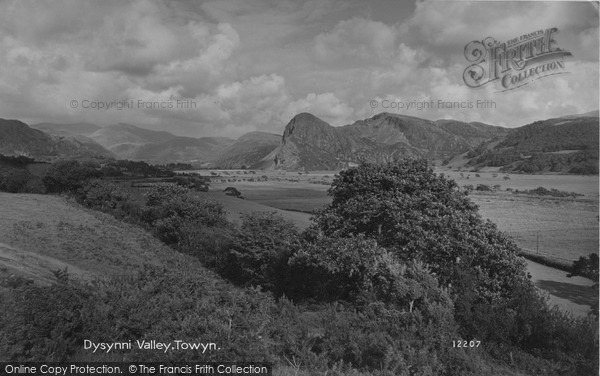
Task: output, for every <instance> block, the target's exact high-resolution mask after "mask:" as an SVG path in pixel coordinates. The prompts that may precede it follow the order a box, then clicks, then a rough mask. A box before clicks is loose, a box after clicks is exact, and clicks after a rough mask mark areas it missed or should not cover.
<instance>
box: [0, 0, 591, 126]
mask: <svg viewBox="0 0 600 376" xmlns="http://www.w3.org/2000/svg"><path fill="white" fill-rule="evenodd" d="M396 16H398V17H396ZM549 27H557V28H559V30H560V32H559V33H558V34H556V39H557V42H558V45H559V46H560V47H562V48H565V49H567V50H569V51H571V52H572V54H573V56H572V58H570V59H568V60H567V61H566V70H567V71H568V72H569V74H565V75H562V76H560V77H558V76H557V77H549V78H546V79H542V80H538V81H536V82H535V83H532V84H531V85H527V86H525V87H523V88H520V89H518V90H514V91H511V92H507V93H497V91H498V87H497V86H494V84H490V85H487V86H485V87H482V88H479V89H471V88H468V87H467V86H466V85H465V84H464V82H463V79H462V74H463V71H464V69H465V67H466V65H467V61H466V59H465V57H464V55H463V51H464V46H465V44H466V43H468V42H470V41H471V40H480V39H482V38H484V37H486V36H492V37H494V38H496V39H497V40H500V41H506V40H508V39H510V38H514V37H518V36H519V35H521V34H526V33H529V32H531V31H534V30H537V29H545V28H549ZM598 45H599V41H598V9H597V4H596V5H594V4H592V3H569V2H528V3H526V4H524V3H520V2H440V1H429V0H425V1H417V2H416V4H414V5H410V6H407V5H406V4H399V3H397V2H390V1H387V0H374V1H372V2H369V3H368V4H366V3H364V2H362V1H360V0H349V1H346V0H328V1H324V2H323V1H317V0H304V1H274V0H226V1H207V2H199V3H198V2H179V1H169V2H166V1H160V0H136V1H132V2H127V3H122V2H117V1H103V2H98V1H74V0H72V1H71V0H64V1H58V2H54V3H52V5H50V4H46V3H39V2H34V1H29V0H23V1H5V2H0V50H1V51H3V53H2V54H0V117H4V118H18V119H21V120H24V121H28V122H30V123H33V122H40V121H59V122H79V121H87V122H92V123H97V124H100V125H105V124H111V123H117V122H128V123H133V124H138V125H141V126H148V127H151V128H154V129H162V128H165V127H168V128H165V129H168V130H170V131H172V132H174V133H178V134H184V135H192V136H206V135H224V136H234V137H235V136H239V135H241V134H242V133H244V132H246V131H251V130H267V131H275V132H282V131H283V127H284V126H285V124H286V123H287V122H288V121H289V120H290V118H292V117H293V116H294V115H295V114H296V113H299V112H311V113H313V114H315V115H317V116H319V117H321V118H323V119H324V120H326V121H327V122H329V123H331V124H333V125H342V124H347V123H351V122H353V121H355V120H358V119H361V118H365V117H370V116H373V115H374V114H375V113H377V112H381V111H382V109H381V108H375V109H374V108H372V106H371V105H370V100H373V99H378V100H383V99H387V100H396V101H425V100H443V101H476V100H486V99H488V100H494V101H495V102H496V103H497V107H496V108H491V109H469V110H468V111H464V110H455V109H435V108H434V109H429V110H427V111H413V112H402V113H406V114H409V115H414V116H421V117H425V118H429V119H436V118H442V117H451V118H455V119H459V120H466V121H475V120H476V121H484V122H487V123H493V124H498V125H505V126H511V127H512V126H519V125H523V124H525V123H527V122H530V121H534V120H538V119H540V118H547V117H552V116H562V115H565V114H567V113H577V112H587V111H590V110H593V109H596V108H597V106H598ZM84 99H88V100H98V101H111V100H133V101H137V100H142V101H176V100H188V101H194V103H195V104H196V107H194V108H183V109H164V108H162V109H161V108H159V109H154V108H152V109H148V108H139V109H136V108H133V109H126V110H123V111H91V110H89V109H82V108H81V107H78V108H73V107H72V106H70V105H69V104H70V101H71V100H79V101H81V100H84Z"/></svg>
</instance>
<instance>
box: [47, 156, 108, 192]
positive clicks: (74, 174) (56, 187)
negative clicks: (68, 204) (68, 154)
mask: <svg viewBox="0 0 600 376" xmlns="http://www.w3.org/2000/svg"><path fill="white" fill-rule="evenodd" d="M101 175H102V174H101V172H100V171H99V170H98V169H96V168H94V167H93V166H91V165H90V164H86V163H82V162H79V161H77V160H60V161H56V162H54V163H53V164H52V166H51V167H50V168H49V169H48V170H47V171H46V173H45V175H44V177H43V178H42V180H43V182H44V185H45V186H46V189H47V190H48V192H52V193H60V192H72V193H73V192H76V191H77V190H78V189H80V188H81V187H82V186H83V185H84V184H85V182H86V181H87V180H88V179H92V178H99V177H100V176H101Z"/></svg>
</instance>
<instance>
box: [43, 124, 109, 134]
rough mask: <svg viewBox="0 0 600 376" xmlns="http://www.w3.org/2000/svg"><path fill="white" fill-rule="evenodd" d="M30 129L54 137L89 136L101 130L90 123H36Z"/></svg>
mask: <svg viewBox="0 0 600 376" xmlns="http://www.w3.org/2000/svg"><path fill="white" fill-rule="evenodd" d="M31 128H34V129H39V130H41V131H44V132H46V133H48V134H51V135H56V136H73V135H79V136H89V135H90V134H92V133H94V132H96V131H98V130H100V129H101V127H99V126H97V125H94V124H90V123H72V124H58V123H38V124H33V125H31Z"/></svg>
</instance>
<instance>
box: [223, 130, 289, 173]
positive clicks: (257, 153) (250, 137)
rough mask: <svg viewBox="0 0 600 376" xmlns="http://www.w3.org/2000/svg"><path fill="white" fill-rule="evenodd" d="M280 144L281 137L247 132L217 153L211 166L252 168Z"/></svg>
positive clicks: (265, 133) (272, 134)
mask: <svg viewBox="0 0 600 376" xmlns="http://www.w3.org/2000/svg"><path fill="white" fill-rule="evenodd" d="M280 143H281V135H278V134H274V133H267V132H249V133H246V134H245V135H243V136H241V137H240V138H238V139H237V140H235V142H234V143H232V144H231V145H229V146H228V147H227V148H226V149H225V150H223V151H222V152H221V153H219V155H218V157H217V159H216V160H215V161H213V162H212V163H211V164H212V165H213V166H216V167H219V168H241V167H242V166H246V167H251V168H254V166H255V165H256V164H257V163H258V162H259V161H260V160H261V159H263V158H264V157H266V156H267V155H268V154H269V153H271V152H272V151H273V150H274V149H275V148H277V146H279V144H280Z"/></svg>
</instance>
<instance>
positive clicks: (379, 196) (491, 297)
mask: <svg viewBox="0 0 600 376" xmlns="http://www.w3.org/2000/svg"><path fill="white" fill-rule="evenodd" d="M329 194H330V195H331V196H332V198H333V200H332V203H331V204H330V205H328V206H327V207H326V208H325V209H323V210H321V211H320V212H318V213H317V214H316V215H315V217H314V224H313V225H312V227H311V228H310V231H311V232H313V233H317V234H322V235H323V236H327V237H352V236H364V237H365V238H366V239H373V240H375V241H376V244H377V245H378V246H380V247H383V248H385V249H386V250H387V251H388V252H389V253H390V254H392V255H393V256H394V257H395V258H396V259H397V260H398V261H399V262H403V263H407V262H410V261H413V260H416V261H421V262H424V263H426V264H428V265H429V266H430V268H431V271H432V273H433V274H434V275H435V276H436V277H437V278H438V280H439V282H440V283H441V284H442V286H448V287H450V291H451V294H452V296H453V298H454V300H455V303H456V312H455V315H456V317H457V319H461V318H464V320H463V321H462V322H461V324H462V325H463V329H464V331H463V334H464V333H467V332H469V328H471V327H470V326H469V323H468V320H472V317H470V315H469V314H468V313H469V312H473V311H477V310H478V309H479V308H485V307H488V308H490V307H493V309H496V312H500V311H501V310H502V309H504V308H506V309H508V308H507V305H506V302H507V301H508V299H509V298H510V296H511V295H512V293H513V290H514V288H515V286H517V285H519V284H520V283H524V284H530V283H531V282H530V281H528V280H527V276H526V273H525V263H524V261H523V260H522V259H521V258H519V257H518V255H517V251H518V248H517V246H516V245H515V244H514V242H513V241H512V240H511V239H510V238H508V237H507V236H506V235H505V234H504V233H502V232H500V231H498V229H497V227H496V226H495V225H494V224H493V223H491V222H490V221H484V220H483V219H482V218H481V216H480V215H479V214H478V212H477V206H476V205H475V204H473V203H472V202H471V201H470V200H469V198H468V195H467V193H466V192H464V191H461V190H460V189H459V188H458V185H457V184H456V182H454V181H453V180H449V179H447V178H445V177H444V176H437V175H436V174H434V173H433V170H431V169H430V168H429V167H428V165H427V162H426V161H419V160H405V161H401V162H397V163H390V164H362V165H360V166H359V167H356V168H351V169H348V170H345V171H342V172H340V174H339V176H338V177H337V178H336V179H335V180H334V181H333V184H332V186H331V188H330V190H329ZM494 307H495V308H494ZM480 312H482V315H483V314H487V313H485V312H488V311H485V310H483V309H481V310H480ZM473 329H474V330H476V329H477V328H473ZM467 334H473V332H470V333H467Z"/></svg>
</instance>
